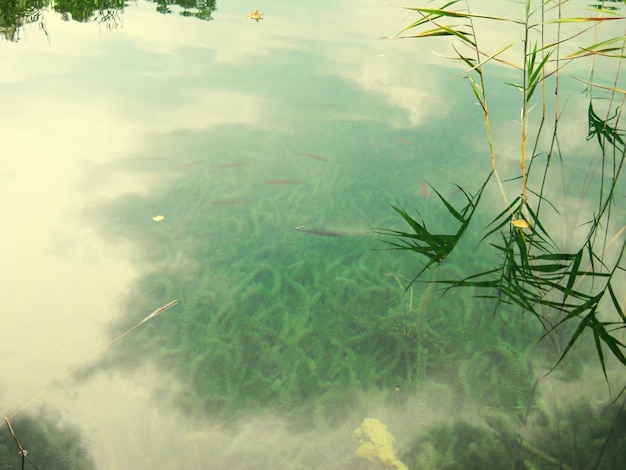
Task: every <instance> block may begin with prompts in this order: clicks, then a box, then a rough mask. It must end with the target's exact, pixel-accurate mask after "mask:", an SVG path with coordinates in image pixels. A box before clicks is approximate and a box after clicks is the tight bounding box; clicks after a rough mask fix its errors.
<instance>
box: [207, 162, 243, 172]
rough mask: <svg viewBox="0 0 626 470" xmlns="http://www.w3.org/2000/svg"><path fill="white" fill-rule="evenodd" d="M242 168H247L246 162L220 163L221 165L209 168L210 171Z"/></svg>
mask: <svg viewBox="0 0 626 470" xmlns="http://www.w3.org/2000/svg"><path fill="white" fill-rule="evenodd" d="M241 166H246V164H245V162H238V163H220V164H219V165H213V166H210V167H209V170H217V169H219V168H239V167H241Z"/></svg>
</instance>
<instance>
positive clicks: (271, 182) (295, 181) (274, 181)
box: [265, 179, 307, 185]
mask: <svg viewBox="0 0 626 470" xmlns="http://www.w3.org/2000/svg"><path fill="white" fill-rule="evenodd" d="M265 184H274V185H277V184H307V183H306V181H300V180H282V179H279V180H267V181H266V182H265Z"/></svg>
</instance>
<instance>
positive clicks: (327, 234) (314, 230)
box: [296, 225, 343, 237]
mask: <svg viewBox="0 0 626 470" xmlns="http://www.w3.org/2000/svg"><path fill="white" fill-rule="evenodd" d="M302 227H304V225H298V226H297V227H296V230H297V231H298V232H302V233H310V234H311V235H319V236H320V237H341V236H342V235H343V233H340V232H333V231H332V230H321V229H317V228H312V229H310V230H307V229H305V228H302Z"/></svg>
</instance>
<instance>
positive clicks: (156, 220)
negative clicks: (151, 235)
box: [152, 215, 165, 222]
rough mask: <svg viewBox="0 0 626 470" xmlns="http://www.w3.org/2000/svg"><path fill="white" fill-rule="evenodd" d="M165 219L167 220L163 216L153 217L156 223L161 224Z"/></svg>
mask: <svg viewBox="0 0 626 470" xmlns="http://www.w3.org/2000/svg"><path fill="white" fill-rule="evenodd" d="M163 219H165V217H164V216H162V215H155V216H154V217H152V220H154V221H155V222H161V221H162V220H163Z"/></svg>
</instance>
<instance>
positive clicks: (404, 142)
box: [396, 136, 415, 147]
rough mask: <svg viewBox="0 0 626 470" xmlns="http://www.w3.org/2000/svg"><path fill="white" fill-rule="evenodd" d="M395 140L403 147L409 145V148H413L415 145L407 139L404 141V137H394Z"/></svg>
mask: <svg viewBox="0 0 626 470" xmlns="http://www.w3.org/2000/svg"><path fill="white" fill-rule="evenodd" d="M396 140H397V141H398V142H402V143H403V144H404V145H409V146H411V147H415V144H414V143H413V141H411V140H409V139H405V138H404V137H400V136H396Z"/></svg>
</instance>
